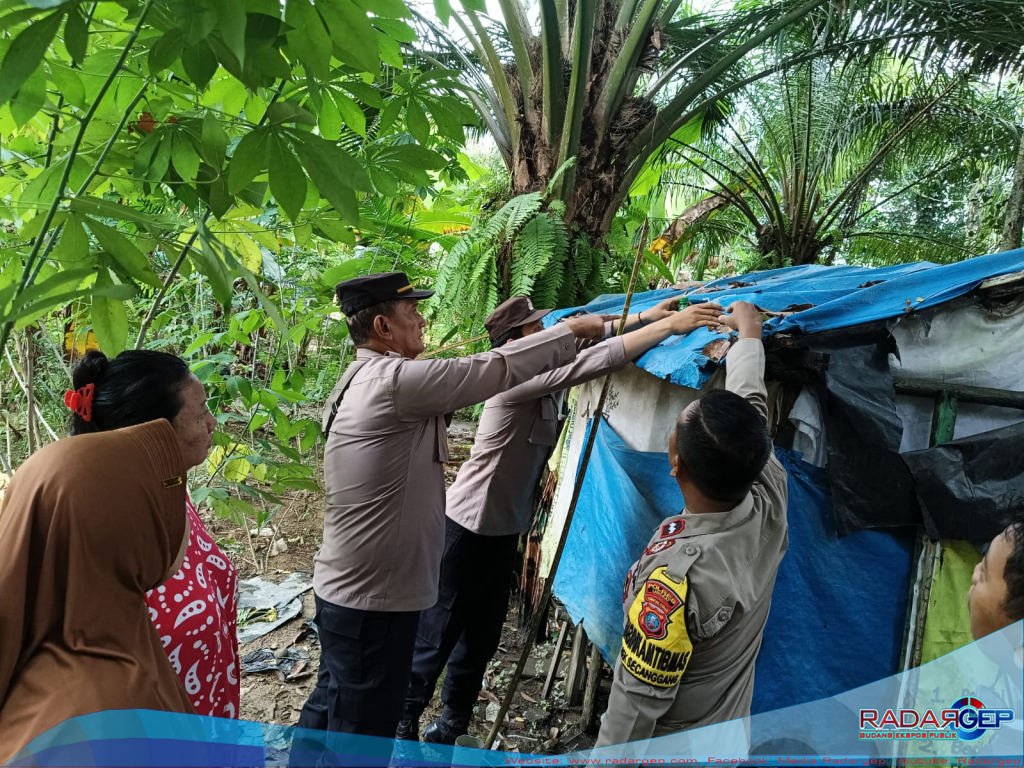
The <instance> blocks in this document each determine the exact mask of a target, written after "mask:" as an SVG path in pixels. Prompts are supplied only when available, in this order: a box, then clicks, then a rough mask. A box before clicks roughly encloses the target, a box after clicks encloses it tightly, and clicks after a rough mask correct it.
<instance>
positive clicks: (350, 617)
mask: <svg viewBox="0 0 1024 768" xmlns="http://www.w3.org/2000/svg"><path fill="white" fill-rule="evenodd" d="M432 295H433V291H428V290H420V289H417V288H414V287H413V286H412V285H411V284H410V282H409V279H408V277H407V276H406V275H405V274H403V273H401V272H394V273H388V274H378V275H370V276H367V277H357V278H353V279H351V280H346V281H345V282H342V283H339V284H338V286H337V296H338V303H339V304H340V306H341V310H342V312H343V313H344V314H345V316H346V319H347V322H348V328H349V334H350V336H351V338H352V341H353V343H354V344H355V346H356V357H355V360H354V361H353V362H352V363H351V364H350V365H349V366H348V369H347V370H346V371H345V374H344V375H343V376H342V378H341V380H340V381H339V382H338V385H337V386H336V387H335V388H334V391H333V392H332V393H331V396H330V399H329V401H328V403H327V405H326V407H325V409H324V418H323V427H324V431H325V433H326V436H327V447H326V449H325V451H324V481H325V489H326V510H325V513H324V541H323V546H322V547H321V549H320V551H319V552H318V553H317V556H316V560H315V566H314V572H313V589H314V593H315V599H316V623H317V627H318V629H319V631H320V643H321V648H322V653H321V658H320V672H319V677H318V680H317V685H316V688H315V689H314V691H313V693H312V694H311V695H310V698H309V701H307V702H306V705H305V707H303V710H302V714H301V716H300V717H299V722H298V726H299V727H300V728H312V729H318V730H330V731H341V732H347V733H357V734H363V735H370V736H384V737H389V738H390V737H394V735H395V730H396V727H397V725H398V722H399V720H400V719H401V715H402V705H403V702H404V700H405V694H406V688H407V686H408V682H409V674H410V667H411V662H412V653H413V645H414V642H415V639H416V626H417V622H418V619H419V613H420V611H422V610H424V609H426V608H429V607H431V606H433V605H434V603H435V602H437V585H438V576H439V573H438V571H439V568H440V564H441V554H442V551H443V547H444V504H445V498H444V493H445V488H444V462H446V461H447V460H448V441H447V419H446V415H447V414H451V413H452V412H453V411H456V410H458V409H459V408H464V407H466V406H469V405H474V404H475V403H479V402H481V401H483V400H486V399H487V398H489V397H492V396H493V395H495V394H497V393H498V392H502V391H504V390H506V389H511V388H512V387H514V386H516V385H517V384H521V383H522V382H524V381H527V380H529V379H530V378H532V377H533V376H535V375H536V374H538V373H541V372H543V371H546V370H550V369H552V368H558V367H559V366H562V365H565V364H566V363H570V362H572V361H573V360H575V359H576V340H577V338H580V339H589V338H595V337H600V335H601V334H602V333H603V327H604V325H603V324H604V320H605V318H603V317H602V316H588V317H583V318H576V319H573V320H568V321H566V322H564V323H560V324H558V325H557V326H556V327H553V328H551V329H550V330H548V331H545V332H544V333H541V334H537V335H536V336H534V337H533V338H531V339H530V340H529V341H528V342H525V343H523V344H517V345H515V346H514V347H509V348H508V349H502V350H493V351H490V352H485V353H483V354H478V355H472V356H469V357H463V358H458V359H450V360H417V359H416V358H417V357H418V356H419V355H420V354H421V353H422V352H423V350H424V343H423V329H424V326H425V325H426V323H425V321H424V319H423V317H422V315H420V313H419V311H418V309H417V304H418V303H419V300H421V299H425V298H429V297H430V296H432Z"/></svg>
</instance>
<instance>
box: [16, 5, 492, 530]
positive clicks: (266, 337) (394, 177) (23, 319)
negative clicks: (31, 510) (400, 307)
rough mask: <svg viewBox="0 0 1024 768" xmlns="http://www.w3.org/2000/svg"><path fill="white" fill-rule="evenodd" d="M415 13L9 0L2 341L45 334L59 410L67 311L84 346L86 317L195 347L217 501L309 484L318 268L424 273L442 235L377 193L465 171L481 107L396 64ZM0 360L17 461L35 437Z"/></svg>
mask: <svg viewBox="0 0 1024 768" xmlns="http://www.w3.org/2000/svg"><path fill="white" fill-rule="evenodd" d="M410 17H411V13H410V11H409V10H408V8H407V7H406V5H405V4H404V3H403V2H401V1H400V0H386V1H378V0H374V2H368V1H367V0H288V2H287V3H278V2H276V0H140V1H139V2H134V1H133V2H113V1H111V0H100V1H99V2H92V1H91V0H88V1H86V0H66V2H60V3H57V2H45V0H32V1H31V2H29V3H27V4H26V3H21V2H17V0H12V2H5V3H2V4H0V30H2V31H3V33H4V39H2V40H0V218H3V220H4V221H3V227H2V229H0V347H4V348H5V349H8V348H9V345H8V341H11V340H13V341H14V342H16V343H15V344H14V347H15V352H16V353H17V354H16V355H15V358H14V359H16V363H17V365H18V366H19V367H21V368H22V372H21V376H22V380H24V374H25V366H26V365H27V362H26V361H27V358H26V357H25V355H28V354H31V355H32V356H33V358H34V360H35V365H34V368H35V376H36V378H35V382H34V386H33V389H34V390H35V392H36V399H37V402H38V403H39V405H40V406H41V409H42V410H41V416H42V418H43V419H45V420H46V421H47V423H52V424H55V425H57V426H58V429H56V430H54V432H55V433H57V434H59V433H60V432H61V429H59V427H60V426H61V425H62V424H63V423H64V422H65V419H66V415H67V414H66V410H64V408H63V405H62V404H61V393H62V392H63V390H64V389H66V388H67V386H68V381H67V371H68V368H67V366H66V359H64V358H66V357H67V355H68V352H67V351H63V350H62V348H63V347H64V342H65V338H64V332H65V331H66V330H68V329H73V330H70V331H69V333H70V334H71V339H72V341H73V342H74V343H75V344H78V345H79V346H80V347H81V348H80V349H79V350H78V352H77V355H78V356H80V355H81V354H82V353H83V352H84V346H85V345H86V340H87V338H88V340H89V342H90V343H98V345H99V347H100V348H101V349H102V350H103V351H105V352H106V353H107V354H110V355H113V354H117V353H118V352H120V351H121V350H123V349H126V348H130V347H133V346H138V347H141V346H148V347H151V348H157V349H164V350H167V351H169V352H172V353H175V354H181V355H184V356H185V357H186V359H188V360H189V361H190V362H191V363H192V366H193V369H194V370H195V372H196V374H197V375H198V376H199V378H200V379H201V380H202V381H203V382H204V384H205V385H206V387H207V390H208V392H209V394H210V397H211V400H210V403H211V406H212V407H213V409H214V412H215V414H216V416H217V419H218V423H219V424H220V427H219V429H218V432H217V433H216V437H215V446H216V449H215V451H214V454H213V455H212V456H211V459H212V462H211V463H210V465H209V466H208V467H206V474H205V480H204V481H205V482H206V483H207V485H206V487H205V490H203V491H201V492H200V493H199V494H198V496H197V500H199V501H202V500H204V499H205V500H206V501H207V502H208V503H209V504H210V505H211V506H212V508H213V509H214V510H215V511H216V512H217V513H218V514H222V515H226V516H230V517H231V518H232V519H233V520H235V521H236V522H238V523H239V524H240V525H241V524H243V522H244V521H243V518H244V517H246V516H250V515H251V516H252V517H253V519H254V520H256V521H257V523H258V524H263V523H265V522H266V521H267V520H269V518H270V517H271V516H272V515H273V514H274V513H275V510H276V509H279V508H280V506H281V498H280V496H281V494H283V493H289V492H294V491H297V490H310V491H312V490H316V488H317V482H316V478H315V474H314V472H315V470H314V468H313V467H315V463H316V462H315V453H316V451H317V450H318V449H319V445H318V441H319V423H318V421H319V420H318V414H317V412H316V411H317V409H318V406H319V404H320V403H321V402H322V400H323V399H324V397H326V394H327V392H328V391H329V390H330V388H331V386H332V385H333V382H334V380H335V378H336V376H337V374H338V366H339V363H340V361H341V360H342V359H343V358H344V356H345V354H346V351H347V349H348V346H347V331H346V329H345V326H344V323H343V322H338V320H337V317H336V316H335V317H334V318H332V317H331V316H332V315H334V313H335V311H336V309H335V307H334V305H333V303H332V300H333V290H332V288H333V283H332V284H331V285H330V286H328V285H325V284H324V283H323V280H322V275H326V276H327V277H329V278H331V279H341V278H339V277H338V275H340V274H342V273H344V274H347V275H349V276H351V275H355V274H365V273H366V272H370V271H384V270H387V269H392V268H405V269H407V270H408V271H409V272H410V273H411V274H413V275H414V276H415V277H417V278H420V279H427V280H429V279H431V278H432V275H433V265H432V263H431V258H430V244H429V243H426V244H424V245H418V246H416V247H409V245H408V243H403V242H401V239H400V237H399V236H398V231H399V230H396V229H388V227H387V226H386V225H385V226H384V227H383V228H382V227H381V226H380V225H381V223H382V222H381V219H380V218H379V216H378V214H381V213H382V210H386V209H387V207H388V206H387V200H386V198H388V199H390V200H391V201H392V202H394V201H401V200H415V199H419V198H420V197H423V196H427V195H428V194H431V190H432V188H433V187H434V186H435V185H443V184H445V183H449V182H450V183H457V182H459V181H460V180H463V179H466V178H468V177H467V175H466V172H465V171H464V170H463V168H462V167H461V165H460V163H459V159H458V158H459V154H460V148H461V144H462V142H463V141H464V140H465V134H464V127H465V126H466V125H467V124H468V125H470V126H471V127H472V126H474V125H476V124H477V118H476V117H475V115H474V114H473V112H472V111H471V109H470V108H469V107H468V105H467V104H465V103H463V100H462V98H463V97H462V90H463V89H462V86H461V85H460V83H459V81H458V79H457V78H456V77H454V76H453V74H452V73H446V72H443V71H440V70H437V69H431V70H429V71H420V70H419V69H417V68H416V67H407V66H406V62H405V48H406V47H407V46H408V45H410V44H411V43H414V42H415V41H416V35H415V32H414V31H413V30H412V28H411V27H410V26H409V25H408V23H407V20H408V19H409V18H410ZM385 196H386V198H385ZM401 208H402V206H401V205H398V206H397V209H396V211H395V213H396V214H398V213H399V211H400V209H401ZM424 234H426V235H427V236H428V237H429V238H431V239H433V238H436V239H439V240H444V239H445V237H444V235H440V234H439V235H434V234H433V233H431V232H425V233H424ZM424 242H426V241H424ZM369 254H373V255H369ZM385 254H386V255H385ZM377 255H380V256H381V258H376V256H377ZM90 333H91V334H92V335H89V334H90ZM314 361H315V362H314ZM2 366H3V368H2V370H0V401H2V402H0V414H3V417H4V419H5V425H6V427H10V430H9V431H7V434H8V436H9V437H10V442H8V443H7V445H6V446H2V447H4V448H6V451H4V452H3V456H4V464H5V465H6V464H7V463H8V461H7V460H8V458H9V459H10V462H9V463H10V464H13V465H15V466H16V465H17V463H18V461H19V460H20V459H21V458H23V457H24V456H25V455H26V454H27V453H28V450H29V448H30V445H32V444H33V443H34V446H35V447H38V445H39V444H40V439H39V436H38V434H37V431H38V430H37V429H36V430H32V429H31V427H32V425H33V424H34V423H35V422H36V417H35V416H34V415H32V416H31V417H30V414H29V413H28V412H27V411H26V410H25V408H24V406H25V401H24V400H23V399H21V397H22V396H21V394H20V392H19V391H18V390H16V389H15V386H16V384H15V379H14V378H13V377H12V376H11V371H10V368H9V366H8V364H7V360H6V357H4V358H3V363H2ZM36 426H37V427H38V425H36ZM30 430H31V431H32V432H33V436H34V438H35V439H34V440H33V441H32V443H30V441H29V435H28V433H29V431H30ZM217 450H220V454H219V457H218V454H217ZM199 474H200V476H203V473H202V472H200V473H199Z"/></svg>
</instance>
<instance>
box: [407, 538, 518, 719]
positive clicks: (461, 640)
mask: <svg viewBox="0 0 1024 768" xmlns="http://www.w3.org/2000/svg"><path fill="white" fill-rule="evenodd" d="M518 546H519V535H518V534H512V535H510V536H481V535H480V534H478V533H473V532H472V531H469V530H467V529H466V528H463V527H462V526H461V525H459V524H458V523H456V522H454V521H452V520H451V519H448V518H446V519H445V548H444V557H443V559H442V560H441V580H440V584H439V585H438V596H437V605H435V606H434V607H433V608H428V609H427V610H425V611H423V612H422V613H421V614H420V620H419V628H418V629H417V632H416V651H415V653H414V655H413V661H412V680H411V681H410V682H409V693H408V696H407V697H406V700H405V717H406V718H408V719H411V720H414V721H416V720H419V718H420V715H422V714H423V710H424V708H425V707H426V706H427V704H428V703H429V702H430V699H431V697H432V696H433V695H434V688H435V686H436V685H437V678H438V677H440V675H441V670H443V669H444V667H445V665H446V664H447V666H448V674H447V676H446V677H445V681H444V687H443V688H442V689H441V701H442V702H443V703H444V706H445V709H446V711H447V713H448V714H450V715H452V716H456V717H471V716H472V714H473V704H474V703H476V700H477V695H478V694H479V693H480V686H481V682H482V680H483V677H484V673H485V672H486V671H487V664H488V662H489V661H490V660H491V659H492V658H493V657H494V653H495V651H497V649H498V644H499V643H500V642H501V627H502V625H503V624H504V622H505V615H506V613H507V612H508V600H509V589H510V586H511V579H512V566H513V563H514V561H515V556H516V551H517V549H518Z"/></svg>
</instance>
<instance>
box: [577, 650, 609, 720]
mask: <svg viewBox="0 0 1024 768" xmlns="http://www.w3.org/2000/svg"><path fill="white" fill-rule="evenodd" d="M602 672H604V657H603V656H601V649H600V648H598V647H597V645H596V644H594V643H591V645H590V668H589V669H588V670H587V692H586V693H585V694H584V695H583V718H582V723H583V730H585V731H586V732H587V733H589V734H591V735H593V732H594V720H595V717H594V716H595V714H596V710H597V689H598V687H599V686H600V684H601V673H602Z"/></svg>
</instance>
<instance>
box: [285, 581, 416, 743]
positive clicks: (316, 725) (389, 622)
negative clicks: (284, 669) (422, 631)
mask: <svg viewBox="0 0 1024 768" xmlns="http://www.w3.org/2000/svg"><path fill="white" fill-rule="evenodd" d="M419 615H420V612H419V611H410V612H402V613H394V612H384V611H360V610H356V609H354V608H344V607H342V606H340V605H334V604H333V603H328V602H327V601H326V600H321V599H320V598H319V597H316V626H317V629H318V630H319V631H320V671H319V674H318V677H317V681H316V688H314V689H313V692H312V693H311V694H310V696H309V700H308V701H307V702H306V704H305V705H304V706H303V707H302V713H301V714H300V715H299V722H298V723H296V725H297V726H298V727H299V728H313V729H316V730H319V731H336V732H340V733H358V734H361V735H363V736H383V737H385V738H389V739H393V738H394V737H395V730H396V729H397V728H398V722H399V720H401V719H402V706H403V703H404V701H405V696H406V691H407V689H408V687H409V668H410V666H411V664H412V654H413V647H414V644H415V640H416V625H417V622H418V620H419Z"/></svg>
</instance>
